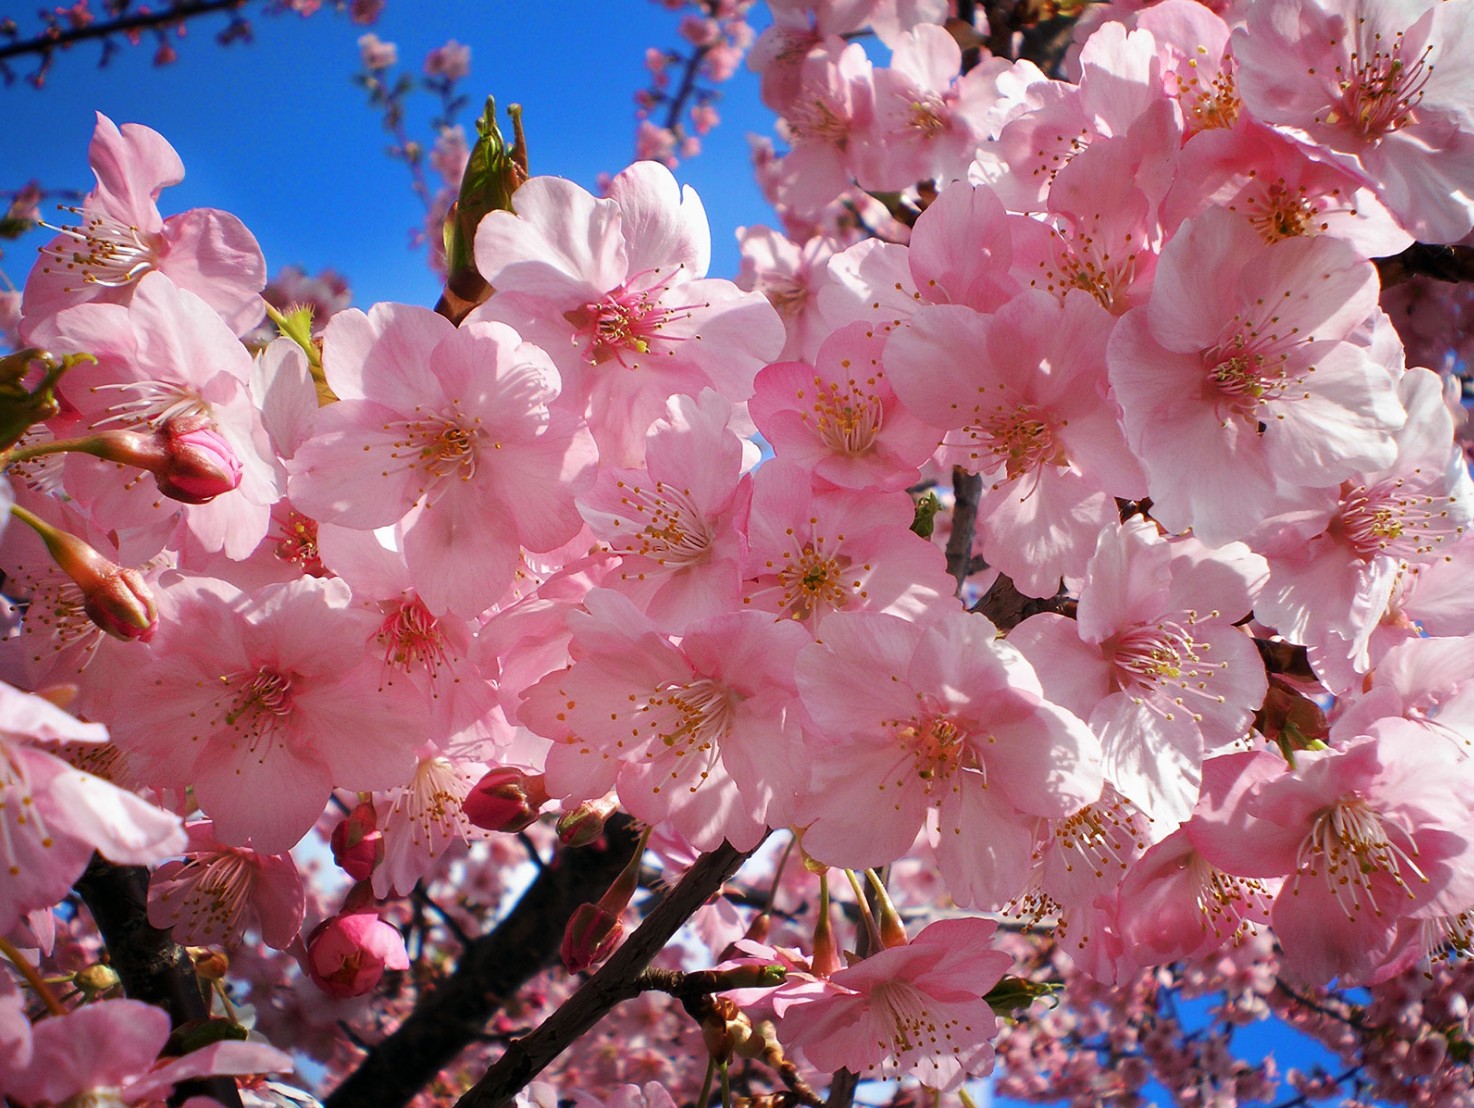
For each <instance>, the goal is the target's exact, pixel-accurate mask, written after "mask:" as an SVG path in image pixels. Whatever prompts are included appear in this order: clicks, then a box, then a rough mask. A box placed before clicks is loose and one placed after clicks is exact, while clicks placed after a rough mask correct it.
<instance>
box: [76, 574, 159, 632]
mask: <svg viewBox="0 0 1474 1108" xmlns="http://www.w3.org/2000/svg"><path fill="white" fill-rule="evenodd" d="M74 580H75V579H74ZM77 583H78V584H79V585H80V584H82V583H81V582H80V581H78V582H77ZM82 592H83V595H84V597H85V600H84V601H83V602H82V610H83V611H84V612H86V613H87V618H88V619H90V620H91V621H92V622H93V623H95V624H97V626H99V627H101V628H102V629H103V630H104V631H106V632H107V633H108V634H109V635H111V636H113V638H115V639H122V640H123V641H124V642H131V641H133V640H134V639H137V640H139V641H140V642H148V640H149V639H151V638H153V637H154V631H155V630H156V629H157V628H158V626H159V612H158V609H157V608H156V607H154V594H153V592H152V591H151V590H150V589H149V587H148V585H147V584H146V583H145V582H144V580H143V574H141V573H139V572H138V571H137V570H136V569H124V568H123V567H122V566H113V572H112V573H110V574H108V575H107V576H106V577H104V578H103V579H102V580H100V581H99V582H97V584H96V585H95V586H93V587H92V588H90V589H89V588H87V587H86V586H85V585H84V586H83V588H82Z"/></svg>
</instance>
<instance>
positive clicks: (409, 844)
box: [373, 757, 487, 897]
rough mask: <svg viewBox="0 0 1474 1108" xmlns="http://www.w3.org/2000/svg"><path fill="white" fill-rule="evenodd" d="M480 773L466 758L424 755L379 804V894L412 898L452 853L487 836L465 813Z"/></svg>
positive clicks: (375, 877)
mask: <svg viewBox="0 0 1474 1108" xmlns="http://www.w3.org/2000/svg"><path fill="white" fill-rule="evenodd" d="M481 769H482V767H481V766H480V765H477V764H474V763H471V762H468V761H466V760H465V759H456V760H452V759H450V758H446V757H421V758H420V759H419V761H418V762H416V763H415V768H414V773H413V774H412V775H411V777H410V778H409V781H408V783H407V784H405V785H403V786H401V787H400V788H396V789H394V790H392V791H391V792H390V793H389V795H388V796H385V797H383V798H382V799H381V800H380V802H379V803H380V806H381V807H382V808H383V809H384V818H383V821H382V823H381V827H382V831H383V836H384V838H383V842H384V857H383V860H382V861H381V862H380V863H379V864H378V865H377V866H376V867H375V868H374V873H373V889H374V895H375V896H379V897H388V896H390V895H392V894H395V893H397V894H398V895H400V896H408V895H409V894H410V891H411V890H412V889H413V888H414V887H415V882H416V881H418V880H420V879H421V878H422V877H426V876H428V875H430V874H432V873H433V872H434V870H435V867H436V866H438V865H443V864H444V863H445V862H446V861H447V860H448V859H447V855H448V853H449V852H450V851H451V850H453V849H454V848H456V847H458V846H462V845H464V844H466V843H469V842H474V841H476V840H478V839H484V838H486V837H487V832H486V831H485V830H483V829H482V828H480V827H478V826H476V825H475V824H473V823H472V822H471V820H470V818H469V817H468V816H467V815H466V813H465V812H464V811H463V810H462V805H463V804H464V803H465V800H466V796H467V795H468V794H469V793H470V791H471V789H472V787H473V786H474V785H475V784H476V779H477V776H478V775H479V774H480V772H481Z"/></svg>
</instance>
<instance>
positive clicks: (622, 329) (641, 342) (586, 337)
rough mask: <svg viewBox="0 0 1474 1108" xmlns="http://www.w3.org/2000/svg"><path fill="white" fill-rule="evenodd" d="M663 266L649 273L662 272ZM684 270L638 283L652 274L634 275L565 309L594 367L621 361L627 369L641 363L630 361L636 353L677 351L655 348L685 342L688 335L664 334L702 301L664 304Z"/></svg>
mask: <svg viewBox="0 0 1474 1108" xmlns="http://www.w3.org/2000/svg"><path fill="white" fill-rule="evenodd" d="M659 272H660V271H659V270H658V269H655V270H651V271H649V273H650V275H658V274H659ZM680 272H681V267H680V266H677V267H676V268H674V269H672V270H671V271H670V272H669V273H668V274H666V275H665V276H664V277H661V278H660V279H659V280H657V281H656V282H655V283H654V284H641V285H639V286H638V287H636V284H635V283H636V282H637V281H640V279H641V278H643V277H645V276H646V274H643V273H642V274H638V275H636V276H635V277H632V278H630V280H629V281H626V282H625V283H624V284H622V285H620V286H619V287H618V288H616V289H614V290H612V291H610V292H606V293H605V294H604V295H603V296H602V297H600V298H599V299H598V300H594V301H591V302H589V303H587V304H585V305H584V306H583V307H581V308H575V309H574V310H573V311H570V312H565V313H564V315H563V318H564V319H566V320H567V321H568V322H569V323H570V324H571V325H572V326H573V329H574V333H575V335H576V337H578V338H581V339H582V340H583V342H584V344H585V346H586V347H587V350H586V352H585V355H584V357H585V358H586V359H587V361H588V363H589V364H590V365H603V364H604V363H605V362H608V361H616V362H618V363H619V364H620V365H622V366H624V367H625V368H626V369H637V368H639V362H638V361H633V362H632V361H626V360H625V359H626V358H628V357H630V356H631V355H645V354H650V353H659V354H666V355H669V354H672V353H674V351H671V350H653V349H652V344H653V343H655V342H657V341H662V342H680V341H682V340H683V338H684V336H680V335H666V334H662V333H661V332H662V331H663V330H664V329H665V328H666V327H667V326H668V325H670V324H671V323H677V322H680V321H682V320H687V319H690V318H691V317H692V315H693V314H694V313H693V309H695V308H697V307H702V306H704V305H699V304H679V305H664V304H662V303H661V302H660V298H661V294H662V293H664V292H665V291H666V290H667V289H668V288H669V287H670V285H671V282H672V281H674V280H675V278H676V275H677V274H679V273H680Z"/></svg>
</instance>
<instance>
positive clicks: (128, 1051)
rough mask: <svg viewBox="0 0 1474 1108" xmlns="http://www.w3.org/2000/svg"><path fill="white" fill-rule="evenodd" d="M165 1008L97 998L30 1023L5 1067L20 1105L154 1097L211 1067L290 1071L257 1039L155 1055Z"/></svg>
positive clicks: (163, 1037)
mask: <svg viewBox="0 0 1474 1108" xmlns="http://www.w3.org/2000/svg"><path fill="white" fill-rule="evenodd" d="M169 1031H170V1028H169V1016H168V1013H166V1012H165V1011H164V1010H163V1009H161V1008H155V1007H154V1006H153V1005H151V1004H144V1003H143V1002H142V1001H138V1000H99V1001H95V1002H93V1003H91V1004H84V1005H82V1006H81V1007H80V1008H76V1009H74V1010H73V1011H70V1012H68V1013H66V1014H65V1015H61V1016H52V1017H50V1018H49V1019H44V1020H41V1021H40V1022H38V1023H37V1024H35V1026H34V1027H33V1028H32V1031H31V1034H32V1044H33V1054H32V1057H31V1063H30V1065H29V1066H28V1067H26V1068H25V1069H24V1070H22V1071H21V1072H20V1073H17V1074H7V1075H6V1076H7V1081H6V1086H5V1092H6V1094H7V1095H8V1096H9V1097H11V1098H12V1099H13V1100H14V1101H15V1102H16V1103H17V1104H19V1105H21V1106H22V1108H45V1106H49V1105H59V1104H93V1103H106V1104H120V1105H130V1104H139V1105H148V1104H158V1103H161V1102H162V1101H163V1100H164V1098H166V1097H167V1096H168V1095H169V1093H170V1092H171V1091H172V1090H173V1088H174V1086H175V1085H177V1084H179V1083H180V1082H182V1081H189V1080H192V1079H194V1078H197V1077H208V1076H210V1075H212V1074H247V1073H269V1072H273V1071H275V1072H290V1071H291V1069H292V1067H293V1065H294V1063H293V1062H292V1057H291V1055H289V1054H284V1053H282V1052H281V1051H280V1050H277V1049H276V1048H274V1047H270V1046H267V1045H266V1044H264V1043H249V1042H247V1043H243V1042H233V1041H225V1042H217V1043H211V1044H210V1045H209V1046H205V1047H202V1048H200V1049H199V1050H195V1051H191V1052H190V1053H188V1054H186V1055H184V1056H183V1057H180V1058H170V1059H166V1060H159V1052H160V1051H161V1050H163V1049H164V1044H165V1042H166V1041H167V1040H168V1038H169Z"/></svg>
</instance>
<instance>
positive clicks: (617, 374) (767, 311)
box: [469, 162, 783, 465]
mask: <svg viewBox="0 0 1474 1108" xmlns="http://www.w3.org/2000/svg"><path fill="white" fill-rule="evenodd" d="M513 206H514V207H515V208H516V214H513V213H512V212H492V213H491V214H489V215H488V216H487V217H486V218H485V219H483V220H482V221H481V226H480V227H479V228H478V229H477V232H476V263H477V266H478V267H479V268H480V270H481V273H482V276H484V277H485V278H486V280H487V281H488V282H490V283H491V284H492V286H494V287H495V288H496V295H494V296H493V297H492V298H491V299H490V300H488V301H487V302H486V303H485V304H483V305H481V306H480V307H479V308H478V309H476V311H475V312H474V313H472V315H471V316H470V317H469V320H478V319H486V320H492V319H495V320H501V321H503V322H505V323H509V324H511V325H512V326H514V327H516V328H517V329H518V331H520V332H521V333H522V335H523V336H524V337H525V338H527V339H528V340H529V341H531V342H535V343H538V344H539V345H540V346H542V347H543V348H544V349H545V350H547V351H548V352H549V353H550V354H551V355H552V357H553V360H554V361H555V362H556V364H557V366H558V369H559V371H560V372H561V373H562V375H563V380H564V394H565V395H564V396H563V398H562V399H561V401H560V406H561V407H563V408H565V409H567V410H568V411H569V412H570V413H571V414H573V415H574V416H583V415H585V413H587V416H588V420H589V424H590V427H591V428H592V430H593V433H594V437H595V439H596V440H597V441H598V443H599V447H600V451H601V453H602V455H603V459H604V460H605V461H606V462H609V463H611V464H615V465H637V464H639V461H640V459H641V458H642V457H643V451H644V436H645V430H646V428H648V427H649V426H650V424H651V423H652V422H654V420H655V419H657V418H658V417H659V416H660V414H661V413H662V412H663V411H664V408H665V404H666V401H667V399H668V398H669V397H670V395H671V394H672V393H685V394H686V395H689V396H695V395H696V394H698V393H699V392H700V391H701V390H702V389H703V388H707V387H710V388H714V389H715V390H716V391H717V392H718V393H720V394H721V395H722V396H723V397H724V398H726V399H727V400H728V401H731V402H733V403H741V402H743V401H745V400H746V399H747V397H748V396H749V395H750V394H751V390H752V378H753V376H754V374H756V373H757V371H758V370H759V369H760V368H761V367H762V365H763V364H764V363H766V362H767V361H768V360H769V359H771V358H773V357H776V356H777V354H778V352H779V351H780V350H781V349H782V347H783V327H782V324H781V322H780V321H779V319H778V316H777V313H776V312H774V311H773V309H772V307H771V306H770V305H769V304H768V303H767V301H766V300H765V299H764V298H763V297H762V296H761V295H760V294H758V293H745V292H742V291H741V290H739V289H738V288H737V287H736V286H735V285H733V284H732V283H731V282H729V281H722V280H716V279H708V278H706V270H707V266H708V264H709V263H710V260H711V231H710V228H709V227H708V226H707V222H706V212H705V210H704V209H703V208H702V206H701V201H700V200H699V199H698V198H697V196H696V194H695V193H694V192H692V191H691V189H690V188H689V187H688V188H685V189H684V190H683V189H682V188H681V187H680V186H679V185H678V184H677V183H676V180H675V178H674V177H673V176H671V173H670V171H669V170H668V169H666V168H665V167H663V166H661V165H657V164H656V163H654V162H637V163H636V164H635V165H632V166H630V167H629V168H628V169H626V170H625V171H624V172H623V173H621V174H619V175H618V176H617V177H615V178H614V180H613V181H611V182H610V185H609V198H608V199H607V200H598V199H595V198H594V197H593V196H591V195H589V194H588V193H587V192H585V191H584V190H583V189H581V188H579V187H578V186H577V185H574V184H573V183H571V182H569V181H564V180H560V179H558V178H555V177H534V178H533V179H532V180H530V181H528V182H527V183H526V184H524V185H523V186H522V187H521V188H519V189H518V190H517V193H516V196H515V197H514V199H513ZM698 335H699V336H700V337H699V338H698V337H697V336H698Z"/></svg>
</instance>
